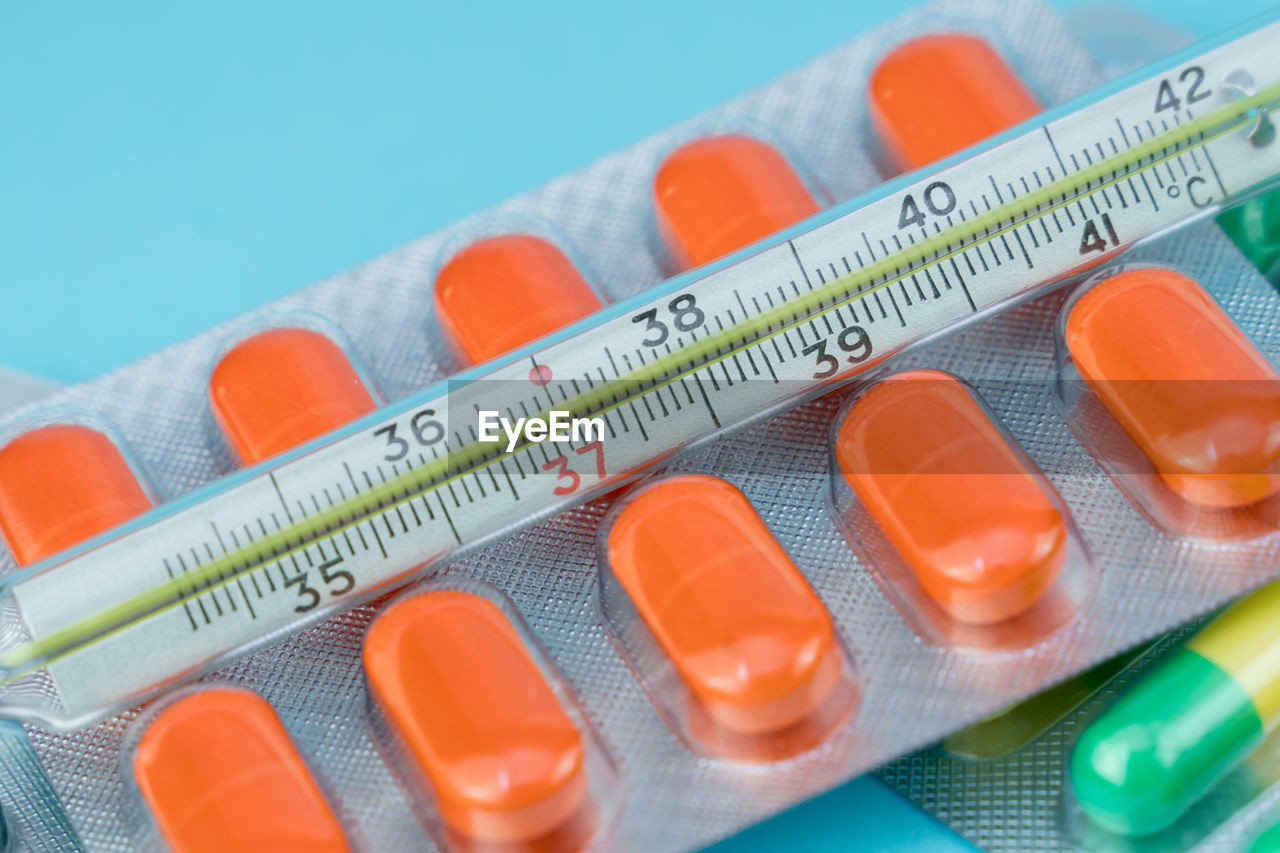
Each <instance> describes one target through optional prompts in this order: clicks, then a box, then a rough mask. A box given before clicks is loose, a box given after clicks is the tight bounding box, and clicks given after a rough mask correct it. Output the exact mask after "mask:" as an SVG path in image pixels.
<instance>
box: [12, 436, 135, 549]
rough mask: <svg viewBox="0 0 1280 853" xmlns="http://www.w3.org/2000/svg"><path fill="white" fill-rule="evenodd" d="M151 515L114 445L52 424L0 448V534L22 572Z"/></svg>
mask: <svg viewBox="0 0 1280 853" xmlns="http://www.w3.org/2000/svg"><path fill="white" fill-rule="evenodd" d="M150 507H151V499H150V498H149V497H148V496H147V492H146V490H145V489H143V487H142V484H141V483H140V482H138V478H137V476H136V475H135V474H134V473H133V470H132V469H131V468H130V467H129V463H128V462H126V461H125V459H124V457H123V456H121V455H120V451H119V450H118V449H117V448H116V446H115V445H114V444H113V443H112V442H111V439H110V438H108V437H107V436H105V435H103V434H102V433H100V432H98V431H97V430H94V429H90V428H89V427H87V426H80V425H78V424H51V425H49V426H44V427H40V428H38V429H33V430H31V431H29V432H25V433H23V434H22V435H20V436H18V437H17V438H15V439H13V441H10V442H9V443H8V444H6V445H5V446H4V447H0V532H3V533H4V538H5V541H6V542H8V543H9V548H10V550H12V551H13V556H14V559H15V560H17V562H18V565H27V564H28V563H34V562H35V561H37V560H42V559H44V558H45V557H48V556H49V555H50V554H55V553H57V552H58V551H61V550H63V549H64V548H70V547H71V546H72V545H75V544H76V543H78V542H81V541H83V540H85V539H88V538H89V537H90V536H93V535H94V534H96V533H101V532H102V531H104V530H106V529H108V528H110V527H114V526H116V525H117V524H121V523H123V522H125V521H128V520H129V519H130V518H133V517H134V516H135V515H137V514H138V513H140V512H143V511H144V510H147V509H149V508H150Z"/></svg>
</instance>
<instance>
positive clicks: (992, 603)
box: [836, 370, 1067, 625]
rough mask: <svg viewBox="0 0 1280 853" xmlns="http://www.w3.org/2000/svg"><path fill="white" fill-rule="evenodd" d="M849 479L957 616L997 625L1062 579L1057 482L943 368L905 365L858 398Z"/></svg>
mask: <svg viewBox="0 0 1280 853" xmlns="http://www.w3.org/2000/svg"><path fill="white" fill-rule="evenodd" d="M836 459H837V463H838V464H839V466H840V471H841V473H842V474H843V476H844V478H845V481H846V482H847V483H848V484H849V486H850V488H852V489H853V492H854V494H855V495H857V497H858V500H859V501H860V502H861V504H862V506H863V507H865V508H866V511H867V512H868V513H869V514H870V516H871V518H872V519H873V520H874V521H875V523H876V525H877V526H878V527H879V528H880V530H882V531H883V532H884V535H885V537H886V538H887V539H888V541H889V543H890V544H891V545H892V546H893V548H894V549H895V550H896V551H897V553H898V554H899V555H900V556H901V558H902V560H903V562H904V563H905V564H906V565H907V566H908V567H909V568H910V569H911V571H912V572H913V573H914V575H915V577H916V579H917V580H918V581H919V583H920V586H921V588H923V590H924V591H925V593H926V594H927V595H928V596H929V597H930V598H931V599H932V600H933V601H934V602H936V603H937V605H938V606H939V607H940V608H941V609H942V610H943V611H944V612H945V613H947V614H948V615H949V616H950V617H951V618H953V619H955V620H957V621H959V622H962V623H965V624H969V625H989V624H993V623H996V622H1002V621H1004V620H1006V619H1010V618H1012V617H1014V616H1017V615H1018V614H1020V613H1023V612H1024V611H1026V610H1027V609H1029V608H1030V607H1031V606H1032V605H1033V604H1035V603H1036V602H1037V601H1039V600H1040V599H1041V598H1042V597H1043V596H1044V595H1045V593H1046V592H1047V591H1048V590H1049V589H1050V587H1052V586H1053V583H1054V581H1055V580H1056V579H1057V577H1058V572H1059V571H1060V569H1061V568H1062V565H1063V562H1064V560H1065V557H1066V550H1067V526H1066V523H1065V521H1064V519H1063V516H1062V513H1061V512H1060V511H1059V509H1058V507H1057V505H1056V504H1055V501H1054V500H1053V498H1052V496H1051V495H1050V493H1049V492H1048V491H1047V490H1046V487H1045V485H1044V484H1043V483H1042V482H1041V480H1040V479H1039V478H1038V477H1037V476H1036V475H1035V474H1034V473H1033V472H1032V470H1031V468H1030V467H1029V466H1028V464H1027V463H1026V462H1025V461H1024V460H1023V459H1022V457H1021V455H1020V454H1019V453H1018V452H1017V451H1016V450H1015V449H1014V447H1013V446H1012V445H1011V444H1010V443H1009V442H1008V441H1007V440H1006V439H1005V437H1004V436H1003V435H1002V434H1001V432H1000V430H999V428H998V427H997V426H996V425H995V424H994V423H992V421H991V419H990V418H989V417H988V416H987V413H986V412H985V411H984V410H983V408H982V406H981V405H980V404H979V403H978V401H977V399H976V398H975V397H974V395H973V394H972V392H970V391H969V389H968V388H967V387H965V386H964V385H963V384H962V383H961V382H960V381H959V380H957V379H956V378H955V377H953V376H950V375H948V374H946V373H942V372H939V371H936V370H913V371H910V372H907V373H900V374H897V375H896V376H891V377H889V378H888V379H886V380H884V381H881V382H879V383H877V384H876V385H874V386H872V387H871V388H870V390H868V391H867V392H865V393H864V394H863V395H862V396H861V397H860V398H859V399H858V400H857V401H856V402H855V403H854V404H853V406H851V407H850V408H849V411H848V413H847V414H846V415H845V417H844V420H843V421H842V422H841V424H840V428H839V431H838V433H837V436H836Z"/></svg>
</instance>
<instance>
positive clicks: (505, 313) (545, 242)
mask: <svg viewBox="0 0 1280 853" xmlns="http://www.w3.org/2000/svg"><path fill="white" fill-rule="evenodd" d="M428 286H429V287H430V290H431V300H430V301H431V309H432V310H431V321H430V323H429V325H428V328H427V330H426V331H427V338H428V343H429V345H430V346H431V347H432V350H433V353H434V354H435V356H436V358H437V359H438V360H439V362H440V363H441V364H443V365H445V366H446V367H447V368H451V369H452V370H454V371H456V370H462V369H465V368H468V367H471V366H472V365H475V364H478V363H481V362H486V361H489V360H490V359H493V358H497V357H499V356H501V355H503V354H504V353H506V352H508V351H510V350H512V349H516V348H519V347H521V346H523V345H525V344H528V343H530V342H532V341H534V340H536V339H538V338H542V337H545V336H547V335H550V334H552V333H553V332H555V331H557V330H559V329H560V328H562V327H564V326H567V325H570V324H572V323H574V322H575V321H577V320H580V319H582V318H583V317H585V316H587V315H588V314H591V313H592V312H594V311H596V310H597V309H599V308H601V307H603V306H604V305H606V304H607V303H608V302H609V301H610V299H609V297H608V294H606V293H605V292H604V291H603V290H602V289H601V287H600V285H599V283H598V282H597V281H596V278H595V276H594V275H593V274H592V272H591V270H590V268H589V267H588V266H587V263H586V260H585V259H584V258H583V257H582V255H581V254H580V253H579V252H578V251H577V250H576V249H575V248H574V247H573V246H572V245H571V244H570V242H569V239H568V237H566V236H565V235H564V233H563V232H562V231H561V229H560V228H558V227H557V226H556V225H555V224H554V223H552V222H551V221H549V220H547V219H545V218H543V217H540V216H536V215H533V214H527V213H519V212H513V213H507V214H501V215H492V216H481V217H478V218H477V219H476V220H475V221H473V222H470V223H469V224H468V225H466V226H465V227H463V228H460V229H458V230H456V231H454V232H452V233H451V234H450V235H449V237H448V238H446V239H445V240H444V242H443V243H442V244H441V246H440V249H439V250H438V251H437V253H436V259H435V261H434V263H433V264H432V271H431V277H430V281H429V285H428Z"/></svg>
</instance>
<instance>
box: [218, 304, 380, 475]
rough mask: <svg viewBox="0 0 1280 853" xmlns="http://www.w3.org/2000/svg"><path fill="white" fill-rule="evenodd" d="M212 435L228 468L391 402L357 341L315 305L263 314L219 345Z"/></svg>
mask: <svg viewBox="0 0 1280 853" xmlns="http://www.w3.org/2000/svg"><path fill="white" fill-rule="evenodd" d="M206 387H207V388H208V406H209V408H208V412H209V419H208V434H209V442H210V446H211V447H212V448H213V452H214V453H215V454H216V456H217V458H218V461H219V464H220V466H221V467H222V468H223V470H226V471H230V470H233V469H235V468H238V467H242V466H246V465H254V464H257V463H258V462H261V461H263V460H265V459H267V458H270V457H271V456H274V455H277V454H279V453H283V452H284V451H286V450H291V449H293V448H294V447H296V446H297V445H299V444H302V443H304V442H306V441H308V440H309V439H312V438H315V437H316V436H319V435H322V434H324V433H327V432H330V431H332V430H334V429H337V428H338V427H340V426H343V425H344V424H346V423H347V422H348V421H351V420H353V419H355V418H358V417H361V416H362V415H365V414H368V413H369V412H371V411H373V410H374V409H376V408H378V407H379V406H380V405H382V403H383V402H385V400H384V398H383V396H382V393H381V391H379V390H378V385H377V382H376V381H375V380H374V378H373V376H372V374H371V373H370V372H369V370H368V368H367V367H366V366H365V364H364V360H363V359H362V358H360V356H359V355H358V353H357V352H356V349H355V346H354V344H352V342H351V341H350V340H349V339H348V337H347V335H346V334H345V333H344V332H343V331H342V329H341V328H340V327H339V326H338V325H337V324H335V323H333V322H331V321H330V320H329V319H328V318H326V317H324V316H321V315H320V314H316V313H313V312H309V311H272V312H266V313H262V314H257V315H255V316H254V317H252V318H251V319H250V320H248V321H247V322H245V323H242V324H240V325H238V326H237V327H235V329H234V330H233V331H232V332H231V333H230V334H228V335H227V337H226V338H225V339H224V340H223V341H222V343H221V344H220V345H219V346H218V349H217V352H216V353H215V355H214V357H213V359H212V361H211V363H210V365H209V371H208V380H207V382H206Z"/></svg>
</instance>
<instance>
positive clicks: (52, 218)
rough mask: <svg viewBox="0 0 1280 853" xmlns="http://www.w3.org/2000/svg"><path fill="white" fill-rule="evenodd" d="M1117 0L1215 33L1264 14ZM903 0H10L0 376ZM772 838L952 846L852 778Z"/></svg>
mask: <svg viewBox="0 0 1280 853" xmlns="http://www.w3.org/2000/svg"><path fill="white" fill-rule="evenodd" d="M1058 5H1060V6H1064V7H1075V6H1079V5H1080V4H1079V3H1075V2H1071V0H1059V3H1058ZM1128 5H1130V6H1131V7H1135V8H1139V9H1144V10H1146V11H1148V12H1149V13H1151V14H1152V15H1155V16H1157V17H1159V18H1161V19H1162V20H1164V21H1166V22H1167V23H1170V24H1173V25H1176V26H1180V27H1182V28H1183V29H1186V30H1188V31H1189V32H1192V33H1197V34H1208V33H1211V32H1214V31H1217V30H1219V29H1224V28H1226V27H1228V26H1230V25H1232V24H1234V23H1237V22H1239V21H1241V20H1243V19H1245V18H1246V17H1248V16H1250V15H1252V14H1255V13H1257V12H1259V11H1262V10H1264V9H1266V8H1267V7H1268V6H1269V5H1271V3H1269V2H1266V0H1231V2H1229V3H1210V2H1205V0H1191V2H1175V1H1174V0H1137V2H1132V3H1130V4H1128ZM898 8H900V7H896V6H895V4H891V3H878V4H863V3H853V2H850V0H785V2H773V3H752V2H747V0H709V1H708V2H690V0H649V2H647V3H645V4H640V5H635V6H623V5H621V4H611V3H601V2H599V0H591V2H588V0H559V2H544V3H516V2H489V3H461V2H452V3H435V4H430V3H423V2H409V0H402V2H396V1H395V0H375V2H364V3H360V4H355V3H336V2H309V3H305V4H304V3H262V2H260V1H259V2H249V0H222V2H219V3H216V4H215V3H208V4H181V3H180V4H174V3H171V2H135V3H133V4H130V5H129V6H128V7H127V8H125V7H124V5H123V4H105V3H103V4H90V3H84V4H79V5H76V4H70V3H58V2H52V0H51V2H46V3H26V4H19V3H10V4H5V5H4V7H3V9H0V81H3V83H2V85H0V295H2V297H3V298H2V299H0V365H8V366H10V367H16V368H19V369H22V370H26V371H29V372H32V373H38V374H42V375H45V376H48V377H51V378H54V379H58V380H62V381H67V382H75V381H79V380H83V379H86V378H89V377H91V376H93V375H95V374H97V373H100V372H103V371H105V370H108V369H110V368H113V367H117V366H119V365H122V364H125V363H127V362H129V361H132V360H134V359H136V358H139V357H141V356H143V355H146V354H148V353H150V352H152V351H154V350H156V349H159V348H160V347H162V346H165V345H167V344H169V343H172V342H174V341H177V340H180V339H182V338H184V337H187V336H189V335H191V334H193V333H195V332H197V331H200V330H201V329H203V328H205V327H207V326H210V325H212V324H214V323H217V322H220V321H223V320H226V319H229V318H231V317H234V316H236V315H237V314H240V313H242V312H244V311H246V310H248V309H251V308H254V307H256V306H258V305H260V304H262V303H264V302H267V301H269V300H271V299H273V298H275V297H277V296H280V295H283V294H285V293H288V292H289V291H292V290H294V289H296V288H298V287H301V286H303V285H305V284H309V283H311V282H313V281H315V280H317V279H320V278H323V277H326V276H328V275H331V274H333V273H335V272H338V271H339V270H342V269H344V268H346V267H349V266H352V265H354V264H356V263H359V262H361V261H364V260H368V259H369V258H372V257H374V256H376V255H378V254H380V253H382V252H384V251H386V250H388V249H391V248H393V247H395V246H397V245H399V244H402V243H404V242H406V241H408V240H410V239H412V238H414V237H417V236H419V235H421V234H423V233H426V232H428V231H431V230H434V229H436V228H439V227H442V226H445V225H448V224H449V223H450V222H452V221H454V220H456V219H458V218H459V217H461V216H464V215H466V214H469V213H472V212H475V211H477V210H480V209H483V208H485V207H487V206H489V205H491V204H493V203H495V202H497V201H500V200H501V199H503V198H505V197H507V196H510V195H512V194H515V193H518V192H521V191H523V190H526V189H529V188H532V187H535V186H537V185H539V184H541V183H543V182H544V181H546V180H547V179H549V178H552V177H554V176H556V175H559V174H561V173H564V172H567V171H571V170H573V169H575V168H577V167H579V166H582V165H584V164H586V163H588V162H590V161H591V160H593V159H595V158H596V157H599V156H601V155H603V154H606V153H608V152H609V151H612V150H613V149H615V148H618V147H621V146H623V145H626V144H628V143H630V142H632V141H634V140H636V139H639V138H641V137H644V136H645V135H647V134H649V133H651V132H653V131H655V130H658V129H660V128H662V127H664V126H666V125H669V124H671V123H673V122H676V121H678V120H680V119H683V118H686V117H688V116H690V115H692V114H695V113H697V112H699V111H701V110H703V109H705V108H707V107H710V106H712V105H715V104H717V103H719V102H721V101H723V100H725V99H727V98H729V97H731V96H733V95H735V94H738V93H740V92H743V91H745V90H748V89H751V88H753V87H755V86H757V85H759V84H761V83H764V82H765V81H767V80H769V79H771V78H772V77H775V76H776V75H778V74H779V73H781V72H783V71H786V70H788V69H790V68H793V67H795V66H796V65H799V64H801V63H802V62H804V61H805V60H807V59H809V58H811V57H813V56H815V55H816V54H818V53H819V52H821V51H823V50H826V49H828V48H831V47H834V46H835V45H837V44H840V43H841V42H844V41H846V40H847V39H849V38H851V37H853V36H855V35H856V34H858V33H859V32H860V31H862V30H864V29H866V28H868V27H870V26H873V25H874V24H877V23H879V22H881V21H883V20H886V19H888V18H889V17H891V16H892V15H894V14H895V13H896V12H897V11H898ZM1105 14H1106V13H1105V12H1098V13H1097V15H1098V18H1097V19H1098V20H1099V21H1100V22H1105ZM815 21H820V22H821V23H820V24H815V23H814V22H815ZM787 845H797V846H804V847H806V848H807V849H812V850H827V849H830V850H836V849H848V848H850V847H855V848H858V849H869V848H876V847H879V848H884V849H898V850H926V849H928V850H935V849H936V850H952V849H960V848H957V847H953V846H951V844H950V843H948V842H947V841H945V840H944V831H943V830H941V829H940V828H939V827H937V826H936V825H935V824H933V823H932V822H930V821H928V820H925V819H923V818H921V817H917V816H916V815H914V814H913V812H912V811H911V809H910V807H909V806H906V805H905V803H903V802H902V801H899V800H897V799H896V798H895V795H892V794H890V793H889V792H888V791H887V790H886V789H884V788H883V787H881V786H879V785H878V784H876V783H873V782H871V781H870V780H860V781H858V782H855V783H853V784H851V785H849V786H846V787H844V788H842V789H840V790H838V791H836V792H834V793H832V794H829V795H826V796H824V797H821V798H819V799H817V800H815V801H811V802H810V803H807V804H805V805H804V806H801V807H800V808H799V809H798V810H796V811H794V812H792V813H790V814H787V815H784V816H782V817H780V818H778V819H775V820H773V821H769V822H767V823H765V824H764V825H762V826H760V827H757V828H756V829H754V830H752V831H750V832H748V833H746V834H744V835H742V836H739V837H738V838H737V839H734V840H733V841H731V842H729V843H728V844H726V845H724V846H723V848H721V851H720V853H730V851H740V850H746V849H753V848H761V849H764V848H774V847H777V846H787Z"/></svg>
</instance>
